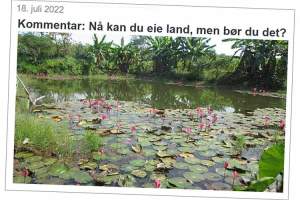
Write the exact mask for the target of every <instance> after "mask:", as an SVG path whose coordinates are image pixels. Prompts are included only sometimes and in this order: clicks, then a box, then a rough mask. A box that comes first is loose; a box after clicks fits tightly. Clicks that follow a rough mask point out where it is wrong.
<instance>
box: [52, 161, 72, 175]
mask: <svg viewBox="0 0 300 200" xmlns="http://www.w3.org/2000/svg"><path fill="white" fill-rule="evenodd" d="M67 171H68V167H67V166H66V165H65V164H62V163H56V164H54V165H52V166H51V168H50V169H49V174H50V175H51V176H58V177H59V176H61V175H62V174H64V173H66V172H67Z"/></svg>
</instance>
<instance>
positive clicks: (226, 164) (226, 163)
mask: <svg viewBox="0 0 300 200" xmlns="http://www.w3.org/2000/svg"><path fill="white" fill-rule="evenodd" d="M228 166H229V163H228V162H227V161H225V162H224V166H223V167H224V177H225V175H226V170H227V168H228Z"/></svg>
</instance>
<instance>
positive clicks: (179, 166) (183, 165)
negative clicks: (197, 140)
mask: <svg viewBox="0 0 300 200" xmlns="http://www.w3.org/2000/svg"><path fill="white" fill-rule="evenodd" d="M173 166H174V167H175V168H176V169H188V168H189V166H190V165H189V164H187V163H185V162H176V163H175V164H174V165H173Z"/></svg>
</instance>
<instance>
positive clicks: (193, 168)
mask: <svg viewBox="0 0 300 200" xmlns="http://www.w3.org/2000/svg"><path fill="white" fill-rule="evenodd" d="M189 170H191V171H192V172H197V173H200V174H202V173H206V172H208V169H207V168H206V167H204V166H201V165H190V166H189Z"/></svg>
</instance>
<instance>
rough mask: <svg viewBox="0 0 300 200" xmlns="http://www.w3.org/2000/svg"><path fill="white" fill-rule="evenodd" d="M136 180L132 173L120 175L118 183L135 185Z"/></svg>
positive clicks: (122, 185) (124, 185) (125, 185)
mask: <svg viewBox="0 0 300 200" xmlns="http://www.w3.org/2000/svg"><path fill="white" fill-rule="evenodd" d="M135 182H136V180H135V178H134V177H133V176H132V175H120V176H119V179H118V185H119V186H121V187H133V186H134V183H135Z"/></svg>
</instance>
